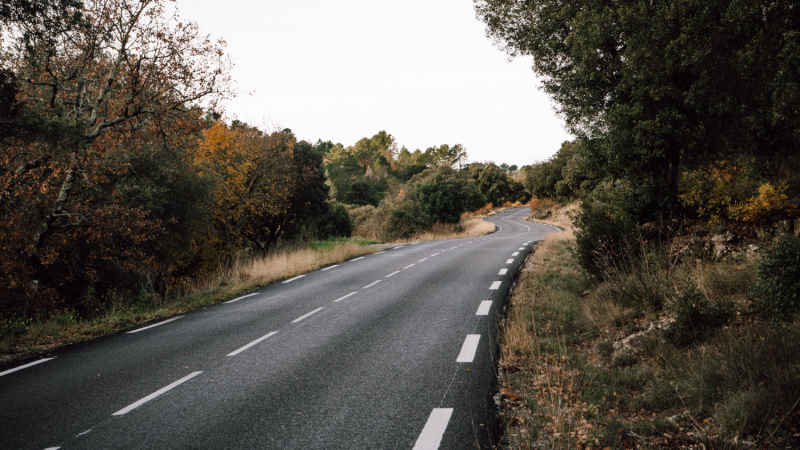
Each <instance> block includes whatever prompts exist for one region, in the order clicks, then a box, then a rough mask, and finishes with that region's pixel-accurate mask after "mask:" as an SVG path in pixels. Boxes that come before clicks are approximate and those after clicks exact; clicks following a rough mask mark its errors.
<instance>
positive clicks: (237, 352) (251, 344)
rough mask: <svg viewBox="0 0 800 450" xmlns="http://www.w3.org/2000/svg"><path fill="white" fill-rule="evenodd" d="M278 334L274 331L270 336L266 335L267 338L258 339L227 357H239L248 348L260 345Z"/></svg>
mask: <svg viewBox="0 0 800 450" xmlns="http://www.w3.org/2000/svg"><path fill="white" fill-rule="evenodd" d="M276 334H278V332H277V331H273V332H271V333H269V334H267V335H265V336H261V337H260V338H258V339H256V340H255V341H253V342H251V343H249V344H247V345H245V346H244V347H242V348H240V349H238V350H234V351H232V352H230V353H228V355H227V356H236V355H238V354H239V353H242V352H243V351H245V350H247V349H248V348H250V347H252V346H254V345H256V344H258V343H259V342H261V341H263V340H265V339H267V338H268V337H270V336H274V335H276Z"/></svg>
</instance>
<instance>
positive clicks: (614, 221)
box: [574, 203, 635, 279]
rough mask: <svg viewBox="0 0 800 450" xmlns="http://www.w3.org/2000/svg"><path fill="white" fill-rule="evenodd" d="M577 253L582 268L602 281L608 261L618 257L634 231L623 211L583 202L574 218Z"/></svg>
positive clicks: (630, 221) (631, 222)
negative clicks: (604, 265)
mask: <svg viewBox="0 0 800 450" xmlns="http://www.w3.org/2000/svg"><path fill="white" fill-rule="evenodd" d="M574 228H575V230H576V231H575V245H576V247H575V252H576V256H577V259H578V262H579V263H580V265H581V267H582V268H583V269H584V270H585V271H586V272H588V273H589V274H590V275H592V276H593V277H595V278H598V279H602V278H603V272H604V270H603V264H604V263H605V262H604V260H605V259H607V258H612V259H614V258H618V257H619V256H620V255H621V254H622V251H623V248H624V245H625V242H626V241H629V240H630V239H631V237H632V236H633V233H634V231H635V226H634V223H633V221H632V220H631V219H630V217H629V216H628V215H627V214H625V213H624V212H623V211H621V210H619V209H617V208H614V207H612V206H608V205H604V204H601V203H584V205H583V206H582V207H581V212H580V214H578V216H577V217H576V218H575V222H574Z"/></svg>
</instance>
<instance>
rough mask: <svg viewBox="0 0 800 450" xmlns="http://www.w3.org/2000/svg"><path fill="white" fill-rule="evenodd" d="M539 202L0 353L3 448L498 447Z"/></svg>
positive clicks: (537, 232) (539, 227)
mask: <svg viewBox="0 0 800 450" xmlns="http://www.w3.org/2000/svg"><path fill="white" fill-rule="evenodd" d="M528 211H529V209H528V208H515V209H510V210H507V211H505V212H504V213H502V214H498V215H496V216H492V217H491V218H489V219H488V220H490V221H492V222H494V223H496V224H497V225H498V230H497V232H495V233H492V234H490V235H487V236H481V237H478V238H468V239H456V240H442V241H430V242H420V243H416V244H410V245H403V246H398V247H396V248H393V249H389V250H386V251H384V252H379V253H375V254H371V255H368V256H365V257H361V258H355V259H352V260H350V261H346V262H344V263H341V264H338V265H334V266H329V267H326V268H323V269H321V270H317V271H314V272H310V273H307V274H305V275H304V276H301V277H297V278H294V279H289V280H285V281H283V282H278V283H272V284H270V285H268V286H265V287H263V288H260V289H258V290H256V291H253V292H252V293H250V294H248V295H246V296H243V297H240V298H237V299H232V300H231V301H228V302H225V303H218V304H216V305H213V306H209V307H207V308H203V309H200V310H196V311H192V312H189V313H185V314H181V315H179V316H176V317H174V318H171V319H169V320H161V321H158V322H154V323H150V324H145V325H143V326H140V327H137V328H135V329H132V330H128V331H127V332H120V333H116V334H114V335H111V336H107V337H104V338H100V339H95V340H92V341H89V342H85V343H82V344H77V345H72V346H67V347H65V348H62V349H60V350H57V351H54V352H53V353H52V354H50V355H45V356H41V357H37V358H35V359H32V360H29V361H22V362H19V363H17V364H16V365H15V366H12V367H3V368H1V369H0V449H37V450H42V449H54V448H61V449H117V448H119V449H133V448H136V449H206V448H214V449H226V448H231V449H384V448H385V449H418V450H422V449H437V448H441V449H467V448H490V446H491V444H492V443H493V442H495V441H496V438H495V437H494V436H493V433H492V431H493V430H494V427H495V426H496V419H495V404H494V400H493V397H492V394H493V393H494V392H496V377H495V370H494V363H493V355H496V349H497V347H496V341H495V338H496V329H497V321H498V315H499V312H500V311H501V309H502V307H503V302H504V299H505V297H506V295H507V292H508V289H509V287H510V285H511V282H512V280H513V275H514V274H515V273H516V272H517V270H518V269H519V265H520V263H521V262H522V261H523V259H524V257H525V255H526V254H527V253H528V252H529V251H530V249H531V244H532V243H533V242H535V241H537V240H540V239H542V237H543V236H544V235H545V234H546V233H549V232H553V231H556V230H555V229H554V227H550V226H548V225H543V224H534V223H531V222H526V221H523V220H522V219H523V217H525V216H526V215H527V214H528Z"/></svg>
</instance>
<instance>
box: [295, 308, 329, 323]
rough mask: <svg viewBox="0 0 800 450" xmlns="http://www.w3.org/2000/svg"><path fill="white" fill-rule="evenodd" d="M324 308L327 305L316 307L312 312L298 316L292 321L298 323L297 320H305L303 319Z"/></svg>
mask: <svg viewBox="0 0 800 450" xmlns="http://www.w3.org/2000/svg"><path fill="white" fill-rule="evenodd" d="M323 309H325V307H324V306H323V307H320V308H317V309H315V310H313V311H311V312H310V313H308V314H304V315H302V316H300V317H298V318H297V319H294V320H293V321H292V323H297V322H300V321H301V320H303V319H305V318H307V317H309V316H312V315H314V314H316V313H318V312H320V311H322V310H323Z"/></svg>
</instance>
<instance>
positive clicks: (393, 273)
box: [386, 270, 400, 278]
mask: <svg viewBox="0 0 800 450" xmlns="http://www.w3.org/2000/svg"><path fill="white" fill-rule="evenodd" d="M398 273H400V271H399V270H395V271H394V272H392V273H390V274H389V275H386V278H389V277H391V276H392V275H397V274H398Z"/></svg>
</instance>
